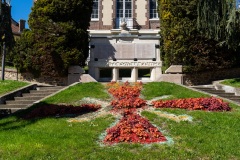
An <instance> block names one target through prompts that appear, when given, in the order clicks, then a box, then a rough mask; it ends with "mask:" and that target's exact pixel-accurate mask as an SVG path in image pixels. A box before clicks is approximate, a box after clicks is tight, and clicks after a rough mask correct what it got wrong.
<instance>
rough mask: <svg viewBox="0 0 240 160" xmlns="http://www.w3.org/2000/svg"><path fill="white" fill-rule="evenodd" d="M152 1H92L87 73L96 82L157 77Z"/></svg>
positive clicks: (156, 32) (158, 63)
mask: <svg viewBox="0 0 240 160" xmlns="http://www.w3.org/2000/svg"><path fill="white" fill-rule="evenodd" d="M159 25H160V24H159V18H158V13H157V1H156V0H94V5H93V12H92V19H91V22H90V28H89V33H90V58H89V62H88V66H89V74H90V75H91V76H92V77H93V78H94V79H96V80H97V81H133V82H136V81H156V80H157V79H159V77H160V76H161V66H162V62H161V60H160V50H159V46H160V44H159V40H160V36H159V31H160V29H159Z"/></svg>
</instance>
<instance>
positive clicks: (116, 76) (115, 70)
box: [112, 67, 119, 82]
mask: <svg viewBox="0 0 240 160" xmlns="http://www.w3.org/2000/svg"><path fill="white" fill-rule="evenodd" d="M118 79H119V69H118V68H116V67H115V68H113V70H112V81H114V82H117V81H118Z"/></svg>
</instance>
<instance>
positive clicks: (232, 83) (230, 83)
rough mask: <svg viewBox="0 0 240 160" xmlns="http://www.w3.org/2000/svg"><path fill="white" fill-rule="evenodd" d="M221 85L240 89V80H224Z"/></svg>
mask: <svg viewBox="0 0 240 160" xmlns="http://www.w3.org/2000/svg"><path fill="white" fill-rule="evenodd" d="M221 84H225V85H228V86H232V87H238V88H239V87H240V78H234V79H228V80H224V81H222V82H221Z"/></svg>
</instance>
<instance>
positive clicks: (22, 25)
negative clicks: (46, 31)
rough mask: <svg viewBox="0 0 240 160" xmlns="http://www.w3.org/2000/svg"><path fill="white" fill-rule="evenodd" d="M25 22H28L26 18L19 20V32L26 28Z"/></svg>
mask: <svg viewBox="0 0 240 160" xmlns="http://www.w3.org/2000/svg"><path fill="white" fill-rule="evenodd" d="M25 23H26V21H25V20H23V19H20V21H19V32H20V33H21V32H22V31H23V30H24V29H25Z"/></svg>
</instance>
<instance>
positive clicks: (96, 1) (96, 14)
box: [91, 0, 99, 20]
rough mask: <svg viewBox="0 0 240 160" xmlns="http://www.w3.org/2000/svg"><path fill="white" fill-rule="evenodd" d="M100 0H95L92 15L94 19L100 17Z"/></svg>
mask: <svg viewBox="0 0 240 160" xmlns="http://www.w3.org/2000/svg"><path fill="white" fill-rule="evenodd" d="M98 11H99V9H98V0H93V10H92V16H91V18H92V19H93V20H94V19H98V18H99V17H98Z"/></svg>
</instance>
